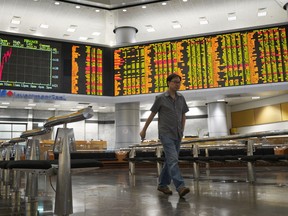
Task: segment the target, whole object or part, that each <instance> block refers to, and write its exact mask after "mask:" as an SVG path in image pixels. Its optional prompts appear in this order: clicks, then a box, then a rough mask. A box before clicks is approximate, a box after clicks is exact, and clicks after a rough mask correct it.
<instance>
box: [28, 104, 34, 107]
mask: <svg viewBox="0 0 288 216" xmlns="http://www.w3.org/2000/svg"><path fill="white" fill-rule="evenodd" d="M28 106H31V107H32V106H33V107H34V106H36V104H33V103H31V104H28Z"/></svg>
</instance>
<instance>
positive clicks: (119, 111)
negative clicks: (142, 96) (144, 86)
mask: <svg viewBox="0 0 288 216" xmlns="http://www.w3.org/2000/svg"><path fill="white" fill-rule="evenodd" d="M139 105H140V104H139V102H135V103H119V104H116V105H115V127H116V129H115V131H116V140H115V148H116V149H119V148H125V147H128V146H129V145H135V144H139V143H140V135H139V133H140V108H139Z"/></svg>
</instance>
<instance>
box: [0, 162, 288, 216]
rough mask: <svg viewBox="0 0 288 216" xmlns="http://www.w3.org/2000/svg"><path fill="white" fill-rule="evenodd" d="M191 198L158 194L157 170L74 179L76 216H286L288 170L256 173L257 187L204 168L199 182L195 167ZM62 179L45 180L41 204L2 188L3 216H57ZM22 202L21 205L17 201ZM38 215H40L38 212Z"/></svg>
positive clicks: (241, 172) (235, 174) (236, 170)
mask: <svg viewBox="0 0 288 216" xmlns="http://www.w3.org/2000/svg"><path fill="white" fill-rule="evenodd" d="M182 172H183V176H184V178H185V181H186V184H187V186H188V187H189V188H190V189H191V192H190V193H189V194H187V195H186V196H185V198H179V196H178V194H177V192H176V191H175V189H174V188H173V187H171V189H172V190H173V195H171V196H169V195H165V194H162V193H161V192H159V191H157V190H156V185H157V176H156V167H155V168H152V167H150V168H137V165H136V175H135V176H130V175H129V174H128V170H127V168H120V169H117V168H109V169H107V168H101V169H98V170H95V171H92V172H91V171H90V172H86V173H78V174H74V175H73V177H72V183H73V212H74V213H73V214H72V215H75V216H76V215H77V216H84V215H85V216H94V215H95V216H96V215H99V216H114V215H115V216H170V215H171V216H178V215H179V216H186V215H187V216H188V215H189V216H194V215H195V216H250V215H253V216H285V215H288V167H285V166H279V167H276V166H266V167H265V166H261V167H257V168H256V177H257V179H256V183H254V184H251V183H249V182H247V181H246V168H245V167H229V168H227V167H226V168H225V167H214V168H210V170H209V172H207V170H205V168H201V177H200V180H199V181H196V180H194V179H193V176H192V174H191V173H192V167H191V168H189V167H185V168H182ZM55 180H56V178H55V177H53V178H52V179H51V182H50V180H49V178H45V177H44V176H42V177H40V179H39V196H38V197H37V201H29V200H27V198H26V199H25V196H24V192H23V190H22V189H21V190H22V191H21V190H20V195H19V196H15V193H13V191H8V192H7V191H5V189H6V188H5V187H4V188H3V185H2V187H1V197H0V216H3V215H7V216H8V215H53V208H54V198H55V193H54V191H53V189H52V187H51V185H52V186H53V187H55V184H56V183H55ZM15 197H19V200H18V204H17V205H15V200H16V201H17V198H15ZM33 209H34V210H33Z"/></svg>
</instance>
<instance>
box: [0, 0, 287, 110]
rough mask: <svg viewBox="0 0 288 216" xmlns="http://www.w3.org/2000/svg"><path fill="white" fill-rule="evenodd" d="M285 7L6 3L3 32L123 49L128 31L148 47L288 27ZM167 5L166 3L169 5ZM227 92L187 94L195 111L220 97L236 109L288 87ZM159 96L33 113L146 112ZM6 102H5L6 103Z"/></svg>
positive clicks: (256, 2) (258, 1) (46, 0)
mask: <svg viewBox="0 0 288 216" xmlns="http://www.w3.org/2000/svg"><path fill="white" fill-rule="evenodd" d="M57 2H58V4H56V3H57ZM285 2H288V1H286V0H168V1H162V0H161V1H155V0H122V1H121V0H110V1H109V0H66V1H63V0H62V1H54V0H0V14H1V19H0V32H4V33H9V34H17V35H30V36H33V37H41V38H47V39H51V40H60V41H71V42H72V41H74V42H78V43H88V44H95V45H102V46H117V44H116V37H115V33H114V32H113V30H114V29H115V28H117V27H122V26H132V27H135V28H136V29H137V30H138V32H137V34H136V35H135V40H136V43H144V42H155V41H160V40H161V41H163V40H168V39H174V38H184V37H193V36H200V35H208V34H215V33H220V32H222V33H223V32H228V31H236V30H241V29H250V28H256V27H259V26H261V27H264V26H265V27H266V26H273V25H278V24H287V23H288V14H287V11H285V10H284V9H283V6H284V4H285ZM163 3H166V4H165V5H163ZM76 6H78V8H76ZM144 6H145V7H144ZM259 10H260V11H262V12H263V11H264V12H266V16H257V13H258V11H259ZM229 14H235V15H236V20H233V21H228V19H227V18H228V16H229ZM13 17H14V18H15V17H16V19H17V20H20V24H12V23H11V20H12V18H13ZM203 17H205V18H206V19H207V21H208V24H206V25H201V24H200V23H199V21H200V19H203ZM41 24H45V25H44V27H46V28H41V27H40V25H41ZM173 24H180V25H181V28H177V29H174V28H173V27H172V25H173ZM71 26H73V27H74V28H75V31H74V32H69V31H67V30H68V28H69V27H71ZM148 27H153V28H154V29H155V31H154V32H148V31H147V28H148ZM118 45H119V44H118ZM227 90H228V89H225V90H223V89H220V90H216V91H215V90H213V91H211V90H206V91H205V90H203V91H201V90H199V91H193V92H189V91H187V92H185V97H187V101H192V100H193V101H194V102H193V103H194V104H193V105H194V106H195V105H205V104H206V103H207V102H211V101H215V100H216V99H218V98H220V99H221V98H225V100H226V101H228V103H229V104H231V105H235V104H239V103H246V102H249V101H251V97H252V96H260V97H261V98H262V99H263V98H268V97H273V96H276V95H280V94H287V91H288V87H287V84H286V85H279V86H278V87H277V86H276V87H275V86H272V87H268V88H265V91H263V88H261V89H257V88H255V89H253V90H251V88H249V91H248V90H247V88H246V89H245V88H237V89H236V90H234V89H231V88H230V89H229V93H227ZM154 96H155V95H154V94H151V95H146V96H142V95H141V96H140V97H139V96H136V97H131V96H130V97H127V96H126V97H119V98H116V99H115V98H112V99H111V98H106V97H102V98H100V99H99V97H97V98H95V97H94V98H92V97H89V96H87V97H85V96H81V98H80V97H75V98H74V99H73V98H72V99H71V100H69V101H66V102H57V101H54V102H49V103H47V102H45V101H44V102H37V103H36V105H35V106H33V109H47V107H50V106H52V107H55V106H56V109H62V110H69V109H70V108H76V107H77V106H80V105H81V104H80V105H79V104H78V103H79V102H80V103H81V102H85V103H87V104H90V105H92V106H93V108H94V109H95V110H99V112H110V111H113V110H114V104H115V103H117V102H129V101H141V103H140V104H141V107H145V108H143V109H147V106H150V105H151V103H152V102H153V100H154ZM7 100H8V99H7ZM3 101H4V102H5V99H3ZM34 102H35V101H29V100H23V101H19V100H17V101H16V100H15V101H10V104H9V105H8V107H11V108H23V107H24V106H28V104H29V103H34ZM191 104H192V103H191ZM0 105H1V104H0ZM104 106H105V107H106V108H105V109H104V108H103V107H104ZM191 106H192V105H191ZM99 108H100V109H99ZM101 108H102V109H101Z"/></svg>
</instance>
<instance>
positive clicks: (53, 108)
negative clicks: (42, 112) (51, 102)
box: [48, 107, 56, 111]
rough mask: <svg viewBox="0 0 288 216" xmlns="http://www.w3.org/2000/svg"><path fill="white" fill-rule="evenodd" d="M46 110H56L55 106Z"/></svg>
mask: <svg viewBox="0 0 288 216" xmlns="http://www.w3.org/2000/svg"><path fill="white" fill-rule="evenodd" d="M48 110H51V111H52V110H56V108H55V107H51V108H48Z"/></svg>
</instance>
